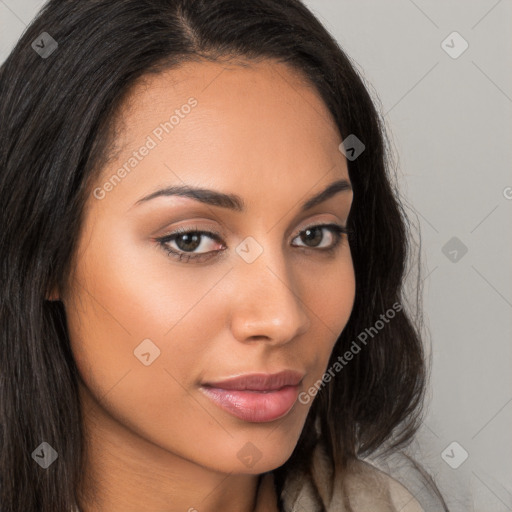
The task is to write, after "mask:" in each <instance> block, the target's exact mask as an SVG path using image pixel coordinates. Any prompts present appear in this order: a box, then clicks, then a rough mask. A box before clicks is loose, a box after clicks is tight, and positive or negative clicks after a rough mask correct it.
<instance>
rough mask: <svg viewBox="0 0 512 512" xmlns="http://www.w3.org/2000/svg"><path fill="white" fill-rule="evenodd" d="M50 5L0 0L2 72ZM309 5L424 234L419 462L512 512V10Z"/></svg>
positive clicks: (460, 502)
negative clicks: (368, 106)
mask: <svg viewBox="0 0 512 512" xmlns="http://www.w3.org/2000/svg"><path fill="white" fill-rule="evenodd" d="M43 3H44V0H0V62H1V61H3V60H4V59H5V58H6V57H7V55H8V53H9V51H10V49H11V48H12V46H13V45H14V44H15V42H16V40H17V38H18V37H19V36H20V35H21V33H22V32H23V30H24V29H25V26H26V24H27V23H29V22H30V20H31V18H32V17H33V16H34V14H35V13H36V11H37V10H38V9H39V8H40V6H41V5H42V4H43ZM306 4H307V5H308V7H310V8H311V9H312V10H313V11H314V12H315V14H316V15H317V16H318V17H319V19H320V20H321V21H322V22H323V23H324V25H325V26H326V27H327V29H328V30H329V31H330V32H331V33H332V34H333V35H334V36H335V37H336V38H337V40H338V41H339V43H340V44H341V46H342V47H343V48H344V49H345V50H346V52H347V53H348V54H349V55H350V56H351V57H352V58H353V59H354V60H355V61H356V62H357V66H358V69H359V70H360V71H361V73H363V75H364V77H365V78H366V80H367V81H368V83H369V84H371V88H372V91H371V93H372V95H374V97H375V98H376V99H377V97H378V100H379V101H380V102H381V103H382V105H381V107H380V108H381V110H382V113H383V114H384V117H385V119H386V121H387V125H388V129H389V130H390V135H392V141H393V144H394V146H395V151H396V154H397V158H398V159H399V185H400V188H401V190H402V193H403V196H404V197H405V198H406V200H407V203H408V204H409V205H410V207H409V210H408V211H411V212H413V213H414V212H415V214H416V215H417V218H418V223H419V225H420V230H421V241H422V246H421V251H422V260H423V261H424V270H423V279H424V306H425V315H426V320H427V322H428V328H429V338H430V341H429V344H430V346H431V350H432V354H433V369H432V384H431V392H430V396H431V399H430V403H429V409H428V415H427V418H426V422H425V424H424V426H423V427H422V429H421V431H420V434H419V437H418V441H419V442H418V451H417V454H418V456H419V457H420V459H421V461H422V462H423V463H424V464H425V465H426V466H427V467H428V468H429V469H430V471H431V472H432V474H434V475H435V478H436V481H437V482H438V485H439V486H440V488H441V490H442V491H443V493H444V495H445V497H446V498H447V501H448V504H449V506H450V510H452V511H453V512H467V511H474V512H505V511H512V428H511V427H512V372H511V371H510V368H511V363H512V343H511V340H512V314H511V313H512V287H511V281H512V279H511V277H512V266H511V262H512V237H511V236H510V232H511V229H510V228H511V227H512V223H511V217H512V173H511V172H510V170H511V163H512V123H511V120H512V61H511V56H512V30H511V28H512V27H511V21H512V1H511V0H471V1H469V0H466V1H462V0H460V1H455V0H450V1H441V0H435V1H430V2H427V1H426V0H387V1H382V0H358V1H357V2H355V1H353V0H306ZM454 31H456V32H457V33H458V34H459V35H453V34H452V33H453V32H454ZM443 41H445V42H444V43H443ZM466 44H467V45H468V47H467V49H466V50H465V51H463V52H462V50H463V49H464V47H465V45H466ZM413 220H414V219H413ZM507 225H508V228H507ZM465 251H467V252H465ZM453 442H455V443H457V444H452V443H453ZM465 452H467V454H468V456H467V459H465V460H464V456H465ZM462 461H463V462H462ZM456 466H458V467H456Z"/></svg>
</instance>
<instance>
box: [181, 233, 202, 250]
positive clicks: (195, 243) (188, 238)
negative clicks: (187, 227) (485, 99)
mask: <svg viewBox="0 0 512 512" xmlns="http://www.w3.org/2000/svg"><path fill="white" fill-rule="evenodd" d="M200 239H201V235H197V234H194V235H190V234H183V235H180V236H179V237H177V238H176V245H177V246H178V247H179V249H180V250H182V251H194V250H195V249H197V248H198V247H199V245H200ZM181 240H184V242H185V245H184V244H182V243H180V241H181ZM187 243H188V244H192V247H190V245H187Z"/></svg>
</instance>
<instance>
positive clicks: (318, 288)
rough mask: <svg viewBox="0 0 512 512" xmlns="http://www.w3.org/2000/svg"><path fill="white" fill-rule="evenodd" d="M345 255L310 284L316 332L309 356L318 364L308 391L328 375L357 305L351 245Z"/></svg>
mask: <svg viewBox="0 0 512 512" xmlns="http://www.w3.org/2000/svg"><path fill="white" fill-rule="evenodd" d="M342 251H343V252H342V255H341V256H340V258H339V259H338V260H337V262H336V264H334V265H332V266H329V267H328V268H327V269H325V270H324V271H323V272H318V274H317V275H318V277H317V278H316V279H315V280H314V282H313V280H308V285H307V286H308V289H309V292H308V293H307V294H306V296H307V297H309V300H308V301H307V306H308V309H309V312H310V316H311V318H312V319H314V320H315V322H314V324H313V325H315V326H316V328H313V329H312V333H311V334H312V336H313V338H314V339H315V340H316V343H315V344H314V352H312V353H310V356H309V357H311V360H312V361H315V364H314V369H313V371H312V372H311V373H310V375H309V376H308V378H307V379H305V381H304V387H305V388H308V387H309V386H311V385H313V384H314V383H315V382H316V381H317V380H318V379H321V378H322V376H323V374H324V373H325V371H326V369H327V365H328V362H329V358H330V357H331V354H332V350H333V348H334V345H335V343H336V341H337V339H338V337H339V335H340V334H341V332H342V331H343V329H344V328H345V326H346V324H347V322H348V319H349V317H350V314H351V312H352V308H353V305H354V299H355V290H356V282H355V274H354V267H353V262H352V257H351V253H350V250H349V248H348V244H347V245H346V246H344V247H343V249H342Z"/></svg>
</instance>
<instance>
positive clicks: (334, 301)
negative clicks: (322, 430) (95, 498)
mask: <svg viewBox="0 0 512 512" xmlns="http://www.w3.org/2000/svg"><path fill="white" fill-rule="evenodd" d="M121 120H122V123H121V125H120V131H119V135H118V139H117V140H116V144H117V149H118V151H117V152H116V154H115V156H114V157H113V158H112V159H111V160H110V161H109V162H108V164H107V165H106V166H105V167H104V169H102V175H101V178H100V179H99V180H98V181H97V183H95V185H94V188H93V190H91V194H90V196H89V197H88V200H87V204H86V211H85V216H84V220H83V225H82V230H81V232H80V238H79V244H78V249H77V253H76V256H75V261H74V266H73V269H74V272H73V274H72V275H71V280H70V284H71V286H70V287H69V289H68V290H65V293H62V294H61V299H62V300H63V302H64V305H65V308H66V312H67V319H68V329H69V333H70V339H71V344H72V350H73V354H74V357H75V359H76V363H77V366H78V369H79V372H80V375H81V378H82V380H83V383H81V397H82V400H83V404H84V407H85V413H86V416H87V415H89V417H90V418H92V417H93V415H94V418H95V420H94V425H96V427H97V428H101V429H102V430H103V431H104V432H107V431H110V432H113V431H115V432H116V433H118V434H119V436H124V438H125V439H128V438H131V439H132V440H134V442H133V443H125V444H119V446H118V449H119V450H133V449H134V447H135V446H136V447H144V446H145V447H148V446H151V450H150V451H147V450H146V451H145V452H143V451H141V453H140V457H141V460H142V458H143V457H144V456H145V455H144V454H145V453H146V454H149V453H151V454H153V455H155V454H157V453H158V457H164V458H168V460H169V461H170V460H173V459H172V458H173V457H174V458H179V460H181V461H188V462H191V463H193V464H194V465H200V466H202V467H206V468H212V469H214V470H216V471H222V472H226V473H254V474H256V473H262V472H266V471H269V470H271V469H274V468H276V467H278V466H280V465H281V464H283V463H284V462H285V461H286V460H287V459H288V458H289V456H290V455H291V453H292V451H293V449H294V447H295V445H296V443H297V440H298V438H299V435H300V432H301V430H302V428H303V426H304V422H305V420H306V416H307V414H308V411H309V408H310V407H311V403H312V402H311V401H309V402H308V403H306V404H303V403H301V402H300V401H299V400H297V399H296V398H297V394H298V393H300V392H302V391H306V392H307V390H308V389H309V388H311V387H312V386H313V384H314V383H315V382H317V381H318V380H319V379H321V378H322V375H323V373H324V371H325V370H326V368H327V364H328V359H329V356H330V354H331V351H332V349H333V346H334V343H335V341H336V339H337V338H338V336H339V334H340V333H341V331H342V330H343V328H344V326H345V325H346V323H347V320H348V318H349V316H350V312H351V309H352V306H353V302H354V293H355V281H354V271H353V265H352V259H351V254H350V247H349V244H348V240H347V238H346V235H344V234H342V235H341V238H340V241H339V244H338V245H336V241H337V235H336V231H334V230H331V229H330V228H329V227H324V228H314V229H312V230H311V231H309V232H308V231H307V228H311V227H312V226H320V225H325V224H327V225H332V224H334V225H338V226H341V227H343V226H346V223H347V217H348V215H349V211H350V206H351V202H352V191H351V189H350V187H348V188H346V189H345V190H344V189H343V188H342V187H341V188H338V191H337V192H336V193H334V194H332V195H329V196H328V197H325V200H321V199H322V198H320V200H319V201H316V202H315V204H314V205H313V206H311V207H309V208H306V209H303V205H304V204H305V203H306V202H308V200H309V199H311V198H313V197H316V196H318V195H319V194H320V193H321V192H322V191H324V190H325V189H327V188H328V187H329V185H331V184H332V183H334V182H336V181H339V180H346V181H347V182H348V183H350V181H349V176H348V169H347V163H346V160H345V157H344V156H343V154H342V153H341V152H340V150H339V149H338V146H339V144H340V143H341V137H340V135H339V132H338V130H337V128H336V126H335V124H334V122H333V121H332V119H331V116H330V114H329V111H328V110H327V107H326V106H325V105H324V104H323V102H322V100H321V99H320V97H319V96H318V94H317V93H316V92H315V90H314V89H313V88H312V87H310V86H307V85H305V84H304V83H303V82H302V81H301V80H300V77H299V75H297V74H296V72H294V71H293V70H292V69H290V68H288V67H286V66H285V65H283V64H279V63H275V62H270V61H265V62H261V63H259V64H256V63H252V64H251V65H250V66H249V67H242V66H239V65H235V64H230V65H229V66H227V65H222V64H219V63H204V62H201V63H188V64H186V65H183V66H182V67H181V68H179V69H177V70H172V71H170V72H167V73H164V74H159V75H151V76H148V77H146V80H145V82H144V83H143V84H142V83H140V84H139V85H138V86H137V87H136V89H134V91H133V92H132V93H131V95H130V97H129V101H128V102H127V103H125V105H124V108H123V110H122V112H121ZM171 187H195V188H200V189H210V190H211V191H212V192H211V193H209V194H205V193H204V192H203V193H201V197H202V198H203V200H199V193H197V194H198V195H197V196H196V198H195V199H194V197H191V196H190V195H188V196H187V197H184V196H180V195H176V194H171ZM166 190H167V193H166V192H165V191H166ZM174 191H175V192H176V189H175V190H174ZM217 194H227V195H229V198H217V197H216V195H217ZM231 196H236V198H237V199H236V200H234V199H233V198H232V197H231ZM205 198H210V199H212V200H211V201H210V202H207V201H206V199H205ZM213 199H214V200H213ZM239 203H240V204H239ZM176 230H181V231H184V232H185V233H186V232H188V231H204V232H208V233H209V234H196V235H195V236H194V234H193V233H192V234H189V235H183V234H181V235H180V234H179V233H178V234H175V235H174V238H172V237H171V236H170V235H171V234H172V233H174V232H175V231H176ZM332 247H334V248H333V249H332V250H331V251H328V249H329V248H332ZM283 370H293V371H294V372H296V373H297V374H298V376H299V378H300V383H299V384H298V386H296V387H290V386H287V387H285V388H283V389H282V390H281V391H280V392H275V391H274V392H268V393H263V392H256V391H248V390H246V391H245V392H243V391H231V392H228V391H225V390H224V391H223V390H221V389H219V390H217V391H215V389H212V388H208V386H206V385H205V384H206V383H213V382H218V381H223V380H225V379H228V378H230V377H234V376H240V375H242V374H252V373H263V374H274V373H277V372H281V371H283ZM283 382H284V381H283ZM283 382H282V383H281V385H282V384H283ZM82 384H83V386H82ZM260 384H263V385H264V384H265V382H264V381H260ZM267 384H268V382H267ZM253 387H254V383H253ZM274 387H279V385H278V384H276V386H274ZM208 389H209V390H210V392H209V393H208V391H207V390H208ZM249 389H251V385H250V383H249ZM214 396H216V397H218V400H219V401H220V402H222V403H223V404H224V406H221V405H220V403H219V402H217V401H216V400H215V399H214V398H213V397H214ZM135 440H136V441H135ZM155 450H156V451H155ZM148 456H149V455H148Z"/></svg>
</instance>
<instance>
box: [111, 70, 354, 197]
mask: <svg viewBox="0 0 512 512" xmlns="http://www.w3.org/2000/svg"><path fill="white" fill-rule="evenodd" d="M117 125H118V127H117V134H118V135H117V138H116V141H115V148H116V152H115V158H114V159H113V161H111V162H110V164H109V165H108V166H107V167H108V169H106V170H105V172H104V173H103V175H102V179H103V180H105V179H108V177H109V176H110V174H112V170H115V169H117V168H119V167H120V166H122V165H125V167H126V163H127V162H128V161H129V160H130V158H131V159H134V158H135V157H134V155H133V153H134V151H137V149H139V148H141V147H143V146H144V145H148V146H151V149H150V151H145V153H146V155H145V156H144V157H143V158H141V159H140V160H138V161H137V162H136V165H134V166H133V170H130V171H129V174H130V176H129V179H125V180H124V181H125V182H126V186H125V183H123V189H125V192H129V189H130V186H129V185H128V182H130V185H131V186H133V188H134V193H135V192H136V190H135V189H136V188H139V189H140V187H144V185H146V188H148V187H150V188H151V186H152V185H155V184H156V183H158V184H159V185H164V184H167V183H169V182H173V183H180V181H184V182H186V183H188V184H197V185H212V184H217V185H219V184H220V185H222V186H223V187H225V188H230V189H233V188H236V189H237V191H240V193H241V194H243V190H242V189H244V188H245V189H246V191H247V193H248V194H250V192H251V191H252V190H258V189H259V188H261V184H262V183H263V182H264V183H265V186H267V187H276V188H279V187H281V188H282V187H283V185H285V184H287V186H295V187H298V188H297V193H298V194H299V195H300V193H301V190H302V189H304V192H305V191H307V190H309V189H310V188H311V186H313V185H314V183H315V182H318V181H319V180H321V179H322V177H325V181H326V182H330V181H332V178H333V177H338V178H340V177H341V178H346V179H348V172H347V165H346V161H345V157H344V156H343V154H342V153H341V152H340V151H339V149H338V146H339V144H340V142H341V136H340V134H339V131H338V128H337V126H336V123H335V122H334V120H333V118H332V116H331V114H330V112H329V110H328V108H327V107H326V105H325V103H324V102H323V100H322V99H321V97H320V95H319V93H318V92H317V90H316V89H315V88H314V87H313V86H312V85H311V84H310V83H309V82H308V81H307V80H306V79H305V78H304V76H303V75H302V74H301V73H300V72H299V71H297V70H295V69H293V68H291V67H289V66H287V65H285V64H282V63H278V62H276V61H271V60H265V61H260V62H255V61H251V62H249V61H248V62H243V63H242V64H240V63H234V62H224V63H218V62H215V63H213V62H205V61H201V62H189V63H186V64H183V65H181V66H180V67H179V68H176V69H171V70H168V71H165V72H162V73H159V74H148V75H145V76H144V77H143V78H142V80H140V81H139V82H138V83H137V84H136V86H135V87H134V88H133V89H132V91H131V92H130V94H129V95H128V97H127V99H126V100H125V102H124V104H123V106H122V108H121V110H120V112H119V115H118V120H117ZM132 163H135V162H132ZM241 177H243V182H242V181H241V180H240V178H241ZM283 180H284V181H283ZM180 184H181V183H180ZM301 184H303V185H304V186H303V187H302V188H301V187H300V185H301ZM116 188H117V187H116Z"/></svg>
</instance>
